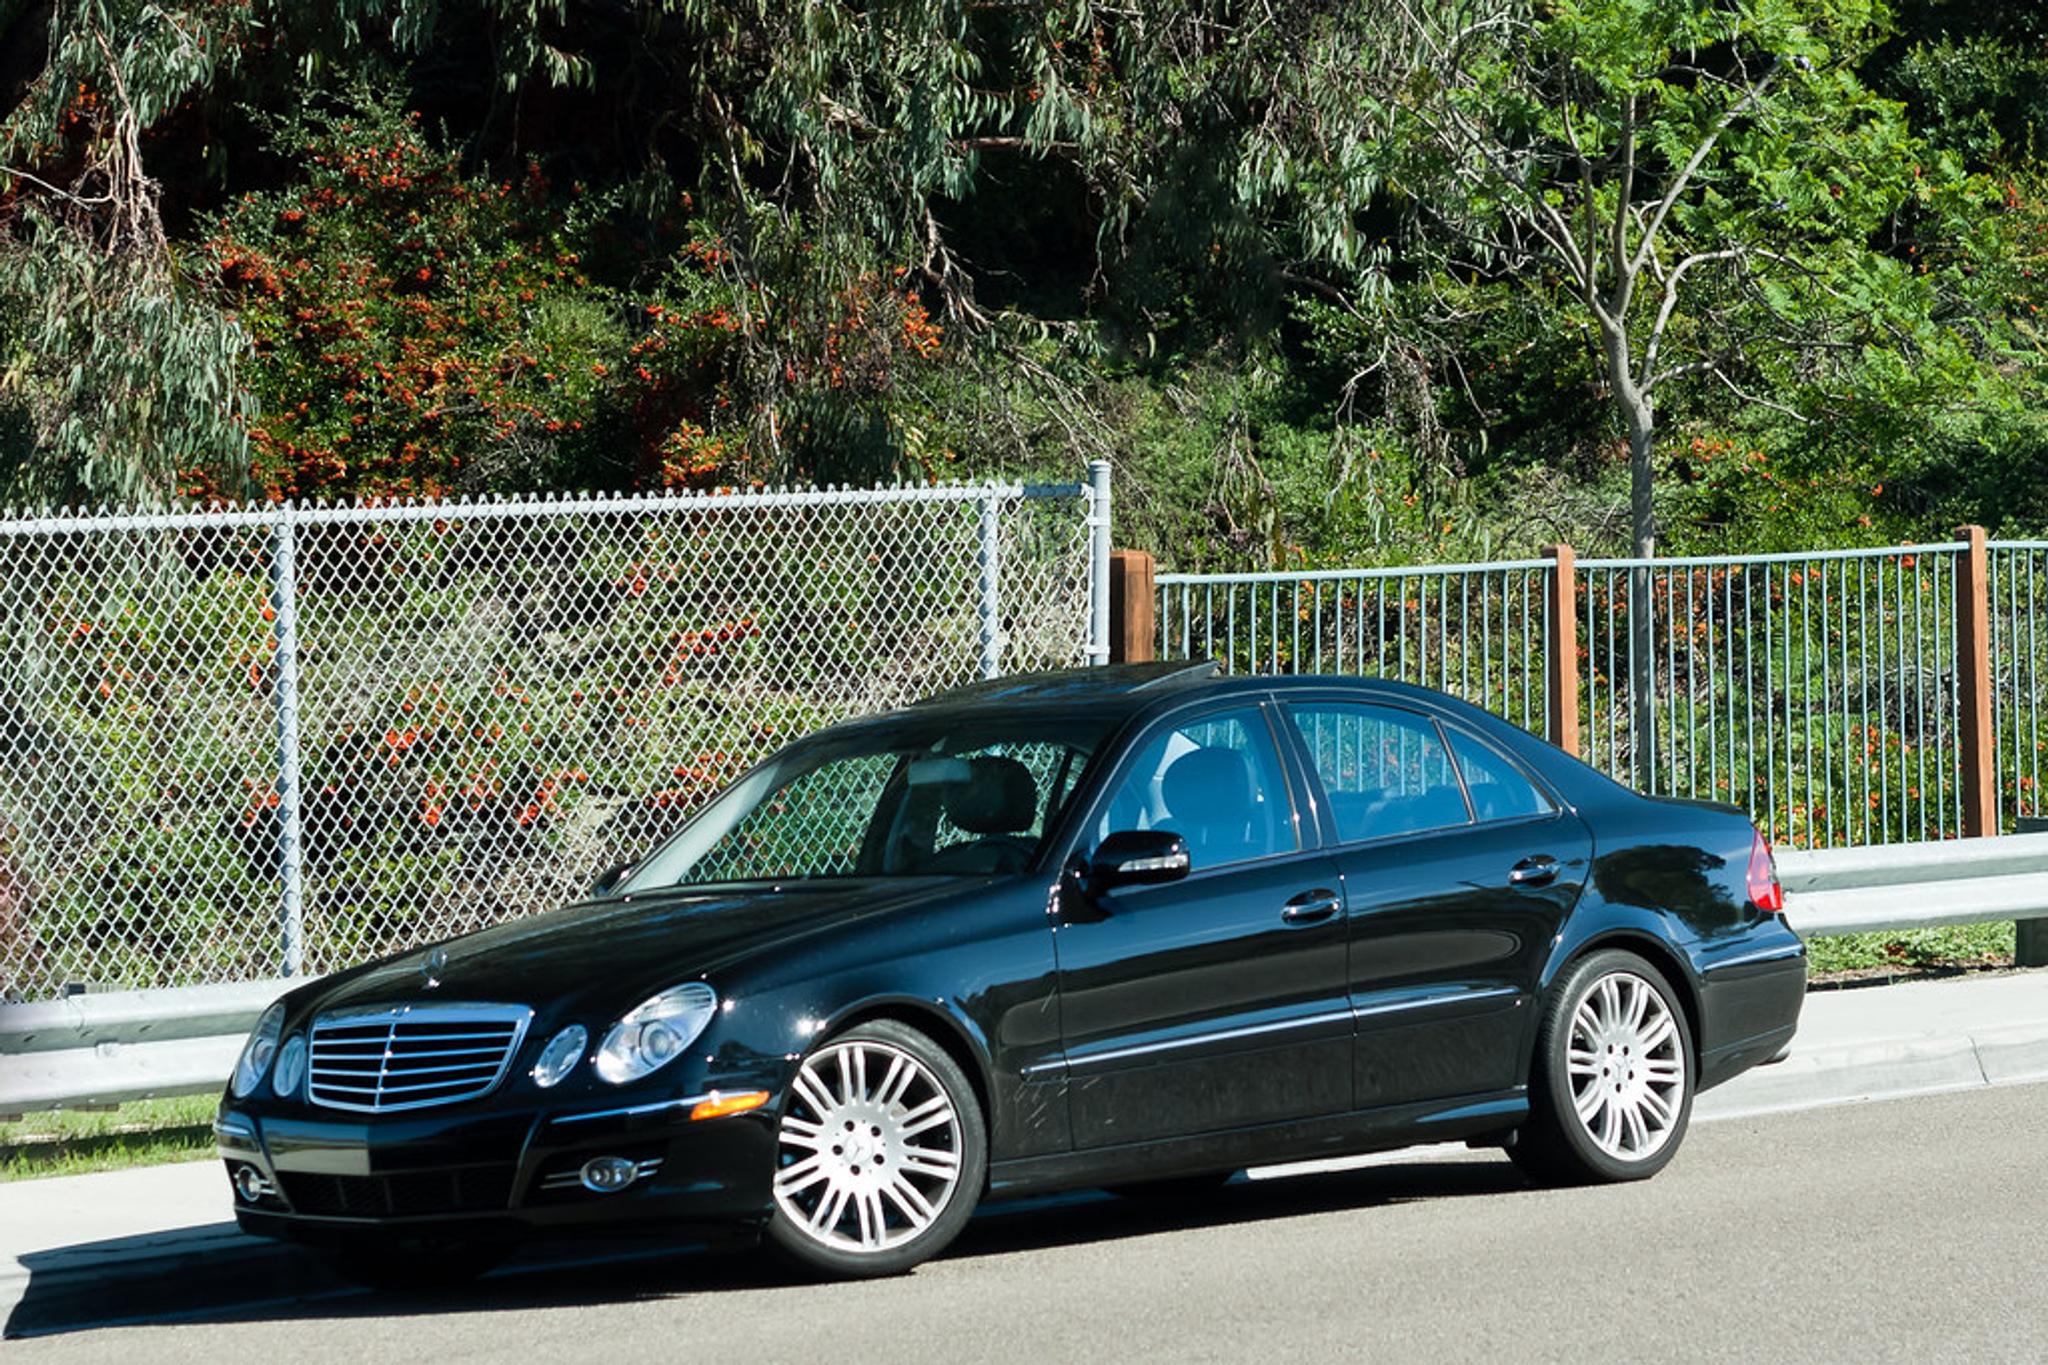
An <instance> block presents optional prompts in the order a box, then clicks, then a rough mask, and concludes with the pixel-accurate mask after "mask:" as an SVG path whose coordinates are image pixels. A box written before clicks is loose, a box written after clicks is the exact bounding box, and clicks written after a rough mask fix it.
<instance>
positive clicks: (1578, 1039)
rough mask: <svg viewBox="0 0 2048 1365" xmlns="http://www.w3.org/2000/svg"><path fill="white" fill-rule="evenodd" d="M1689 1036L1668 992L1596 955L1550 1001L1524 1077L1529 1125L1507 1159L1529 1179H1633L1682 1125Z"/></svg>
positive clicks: (1634, 965)
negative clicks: (1531, 1064)
mask: <svg viewBox="0 0 2048 1365" xmlns="http://www.w3.org/2000/svg"><path fill="white" fill-rule="evenodd" d="M1695 1072H1696V1066H1695V1062H1694V1060H1693V1044H1692V1037H1691V1035H1690V1033H1689V1031H1688V1029H1687V1027H1686V1021H1685V1011H1684V1009H1683V1008H1682V1007H1681V1006H1680V1004H1679V999H1678V993H1677V991H1675V990H1674V989H1673V988H1672V986H1671V983H1670V982H1669V981H1668V980H1666V979H1665V977H1664V974H1663V973H1662V972H1659V971H1658V970H1657V969H1656V968H1655V967H1653V966H1651V965H1650V964H1649V963H1647V962H1645V961H1644V960H1643V959H1642V958H1640V957H1637V956H1636V955H1635V954H1633V953H1629V952H1624V951H1622V950H1620V949H1603V950H1602V951H1600V952H1597V953H1594V954H1592V955H1590V956H1588V957H1587V958H1585V959H1584V960H1582V961H1580V962H1579V963H1577V964H1576V965H1574V966H1573V967H1572V968H1571V970H1570V971H1568V972H1567V973H1566V974H1565V977H1564V980H1562V981H1561V982H1559V983H1558V986H1557V988H1556V990H1554V991H1553V992H1552V993H1551V997H1550V1000H1549V1002H1548V1004H1547V1005H1546V1006H1545V1007H1544V1013H1543V1021H1542V1024H1541V1026H1540V1028H1539V1030H1538V1033H1537V1038H1536V1058H1535V1072H1534V1074H1533V1075H1532V1076H1531V1077H1530V1078H1529V1110H1530V1114H1529V1119H1530V1121H1529V1123H1528V1125H1527V1126H1526V1127H1525V1128H1524V1129H1523V1130H1522V1133H1521V1136H1520V1138H1519V1139H1518V1140H1517V1141H1516V1143H1515V1144H1514V1146H1512V1147H1510V1148H1509V1149H1508V1155H1509V1156H1510V1157H1512V1158H1513V1159H1514V1161H1515V1164H1516V1165H1518V1166H1520V1167H1521V1168H1522V1169H1523V1170H1524V1171H1526V1172H1527V1173H1528V1174H1530V1175H1531V1176H1534V1177H1535V1178H1537V1179H1538V1180H1542V1181H1545V1182H1555V1183H1570V1184H1577V1183H1592V1182H1601V1181H1618V1180H1642V1179H1645V1178H1647V1177H1649V1176H1652V1175H1655V1174H1656V1173H1657V1172H1658V1171H1660V1170H1662V1169H1663V1168H1664V1167H1665V1165H1666V1164H1667V1163H1669V1162H1670V1160H1671V1158H1672V1157H1673V1156H1674V1155H1676V1153H1677V1151H1678V1145H1679V1143H1680V1142H1682V1141H1683V1140H1684V1138H1685V1129H1686V1124H1687V1123H1688V1121H1689V1120H1690V1119H1691V1117H1692V1095H1693V1077H1694V1075H1695Z"/></svg>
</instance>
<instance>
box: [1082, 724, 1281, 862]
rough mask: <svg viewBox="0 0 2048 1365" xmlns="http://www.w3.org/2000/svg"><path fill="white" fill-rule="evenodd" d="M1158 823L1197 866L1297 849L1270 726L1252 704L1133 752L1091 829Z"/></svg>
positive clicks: (1099, 835) (1101, 834)
mask: <svg viewBox="0 0 2048 1365" xmlns="http://www.w3.org/2000/svg"><path fill="white" fill-rule="evenodd" d="M1125 829H1163V830H1168V831H1170V832H1172V833H1174V834H1178V835H1180V836H1181V838H1183V839H1185V840H1186V841H1187V845H1188V858H1189V861H1190V864H1191V865H1192V866H1193V868H1194V869H1195V870H1197V871H1200V870H1201V869H1203V868H1209V867H1221V866H1224V865H1226V864H1229V863H1238V862H1244V861H1247V860H1248V859H1252V858H1266V857H1271V856H1274V855H1276V854H1281V853H1292V852H1294V851H1295V850H1296V849H1298V848H1300V847H1301V842H1300V838H1299V836H1298V834H1297V833H1296V830H1295V827H1294V812H1293V808H1292V806H1291V804H1290V802H1289V800H1288V796H1287V781H1286V778H1285V777H1284V776H1283V770H1282V768H1281V766H1280V755H1279V753H1278V752H1277V750H1276V749H1275V748H1274V745H1273V736H1272V731H1271V730H1270V729H1269V728H1268V727H1267V725H1266V718H1265V715H1264V714H1263V713H1262V712H1261V711H1260V710H1259V709H1258V708H1257V707H1245V708H1242V709H1240V710H1236V711H1225V712H1221V713H1217V714H1213V715H1208V716H1204V717H1202V718H1201V719H1199V720H1193V721H1189V722H1188V723H1186V724H1185V725H1182V726H1179V727H1178V728H1175V729H1172V730H1169V731H1167V732H1165V733H1163V734H1160V735H1157V736H1155V737H1154V738H1152V739H1151V740H1150V741H1148V742H1147V743H1146V744H1145V746H1144V747H1143V748H1142V749H1141V750H1140V751H1139V753H1138V756H1137V759H1136V761H1135V762H1134V763H1133V764H1132V766H1131V768H1130V769H1129V770H1128V772H1127V773H1126V774H1125V777H1124V780H1123V782H1122V783H1121V784H1120V785H1119V786H1118V788H1117V791H1116V793H1115V795H1114V796H1112V797H1111V798H1110V802H1109V806H1108V809H1107V810H1106V811H1105V812H1104V814H1103V818H1102V821H1101V823H1100V824H1099V826H1098V827H1097V829H1096V831H1095V837H1096V841H1097V842H1100V841H1101V840H1102V839H1104V838H1107V837H1108V836H1109V835H1110V834H1111V833H1112V832H1114V831H1116V830H1125Z"/></svg>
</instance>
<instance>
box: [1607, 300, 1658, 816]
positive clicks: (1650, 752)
mask: <svg viewBox="0 0 2048 1365" xmlns="http://www.w3.org/2000/svg"><path fill="white" fill-rule="evenodd" d="M1602 341H1603V342H1604V344H1605V348H1606V351H1607V367H1608V379H1609V382H1610V383H1611V384H1612V385H1613V388H1614V403H1615V406H1616V407H1617V408H1618V409H1619V410H1620V412H1621V419H1622V422H1623V423H1624V424H1625V425H1626V426H1627V427H1628V516H1629V531H1630V538H1631V539H1632V541H1633V542H1634V545H1633V553H1634V557H1635V558H1636V559H1638V560H1640V561H1643V562H1642V563H1639V564H1637V565H1636V566H1635V567H1633V568H1631V569H1630V570H1629V575H1628V735H1629V771H1628V773H1627V780H1628V783H1629V785H1630V786H1633V787H1639V788H1642V789H1643V790H1646V791H1654V790H1655V789H1656V787H1657V778H1656V771H1657V769H1656V765H1657V725H1656V721H1657V683H1656V671H1655V666H1654V665H1655V651H1656V647H1657V634H1656V616H1655V606H1656V594H1655V579H1654V578H1653V577H1652V575H1651V572H1650V565H1649V562H1648V561H1650V560H1651V559H1653V558H1655V557H1656V554H1657V523H1656V516H1655V512H1654V509H1653V505H1652V503H1651V500H1650V490H1651V477H1650V476H1651V470H1650V454H1651V451H1652V450H1653V448H1654V447H1655V444H1656V432H1657V415H1656V410H1655V409H1654V408H1653V407H1652V406H1651V404H1650V395H1649V394H1647V393H1645V392H1643V390H1642V389H1641V388H1639V387H1638V386H1637V385H1636V382H1635V376H1634V375H1633V374H1632V373H1630V365H1629V359H1630V357H1629V347H1628V333H1627V331H1626V330H1624V329H1623V328H1622V327H1621V326H1619V325H1616V326H1613V327H1608V328H1603V336H1602ZM1610 609H1611V607H1610ZM1609 667H1610V669H1611V668H1612V667H1613V661H1610V662H1609ZM1610 676H1612V674H1611V673H1610Z"/></svg>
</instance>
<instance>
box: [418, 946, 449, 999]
mask: <svg viewBox="0 0 2048 1365" xmlns="http://www.w3.org/2000/svg"><path fill="white" fill-rule="evenodd" d="M447 966H448V950H447V949H446V948H430V949H428V950H427V959H426V961H424V962H422V963H420V975H421V976H424V977H425V978H426V979H427V989H428V990H432V989H434V987H436V986H438V985H440V984H441V973H442V972H443V971H444V970H446V969H447Z"/></svg>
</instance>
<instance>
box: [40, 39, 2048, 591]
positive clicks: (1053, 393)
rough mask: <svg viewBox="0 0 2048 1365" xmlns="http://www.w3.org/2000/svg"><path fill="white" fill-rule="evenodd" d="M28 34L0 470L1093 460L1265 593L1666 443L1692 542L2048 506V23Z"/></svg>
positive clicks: (738, 473) (1152, 527)
mask: <svg viewBox="0 0 2048 1365" xmlns="http://www.w3.org/2000/svg"><path fill="white" fill-rule="evenodd" d="M12 36H13V37H14V39H15V40H14V41H13V43H12V44H11V45H7V51H6V52H5V53H0V56H11V57H12V59H13V61H14V63H15V67H17V68H19V69H20V70H23V71H27V72H32V73H33V74H32V76H31V77H30V78H29V79H27V80H26V81H25V82H23V83H20V84H18V85H17V86H16V87H14V88H11V89H9V90H7V91H4V92H0V95H4V97H5V98H6V99H8V100H11V101H12V104H11V108H9V109H8V110H6V111H5V112H4V113H0V164H4V166H5V168H6V170H5V173H4V175H0V481H4V482H5V484H6V487H5V489H4V490H0V495H4V496H7V497H10V498H12V499H15V500H20V501H29V502H34V503H52V502H62V501H81V500H87V499H97V498H107V497H118V498H135V497H149V496H164V495H169V494H171V493H174V492H178V491H183V492H185V493H187V494H198V495H201V496H216V495H217V496H229V497H239V496H275V495H280V494H302V495H303V494H369V495H378V496H384V495H392V494H413V493H434V492H441V491H461V490H471V489H492V490H498V489H514V488H523V487H535V486H543V485H552V486H586V487H621V486H660V485H668V484H687V485H700V486H701V485H705V484H718V483H724V482H739V481H746V480H783V479H790V478H797V479H802V478H822V479H848V480H858V481H866V480H871V479H876V478H884V479H886V478H892V477H906V476H907V477H920V478H921V477H931V476H939V475H947V474H952V473H956V472H963V471H967V470H975V471H979V470H987V469H994V468H1002V469H1009V470H1031V471H1040V470H1042V471H1047V472H1058V473H1061V474H1066V475H1070V474H1071V473H1072V471H1073V470H1074V468H1075V467H1076V465H1077V464H1078V462H1079V461H1080V460H1081V459H1084V458H1089V457H1093V456H1097V455H1103V454H1109V455H1112V456H1114V457H1115V458H1116V459H1117V460H1118V462H1119V466H1120V468H1121V469H1122V470H1123V471H1124V474H1123V476H1122V477H1121V481H1120V492H1121V493H1122V495H1123V498H1124V501H1123V504H1122V505H1123V507H1124V508H1125V509H1126V517H1125V525H1126V526H1127V527H1128V528H1129V534H1130V535H1132V536H1134V537H1136V538H1138V539H1140V540H1146V541H1149V542H1150V543H1152V544H1155V545H1157V546H1158V547H1160V548H1162V549H1163V550H1165V551H1167V552H1168V553H1169V554H1170V555H1171V556H1172V557H1173V559H1174V560H1175V561H1176V562H1177V563H1179V564H1181V565H1184V566H1193V565H1217V566H1222V565H1239V566H1254V567H1267V566H1273V565H1280V564H1286V563H1299V562H1324V561H1330V560H1339V559H1343V560H1352V561H1357V560H1362V559H1363V560H1373V561H1378V562H1403V561H1412V560H1419V559H1424V558H1430V557H1436V556H1442V555H1454V556H1457V557H1467V556H1472V555H1483V554H1490V553H1499V552H1524V551H1526V550H1528V549H1529V548H1532V547H1533V546H1534V545H1536V544H1539V543H1541V542H1542V541H1545V540H1551V539H1570V540H1573V541H1575V542H1578V543H1580V544H1581V545H1582V546H1584V547H1585V548H1587V549H1594V550H1607V549H1617V548H1624V547H1625V545H1626V543H1627V539H1628V526H1629V519H1630V516H1631V512H1630V510H1629V506H1628V499H1629V497H1630V461H1631V453H1632V450H1633V457H1634V460H1635V463H1636V464H1637V465H1638V466H1640V468H1641V470H1642V471H1643V472H1645V473H1647V472H1648V471H1649V470H1651V469H1654V471H1655V473H1656V481H1655V485H1654V488H1653V489H1651V490H1650V491H1651V493H1652V496H1653V498H1654V501H1653V503H1652V504H1650V507H1651V510H1652V511H1653V512H1654V514H1655V521H1656V523H1657V525H1658V528H1659V530H1660V534H1661V537H1662V540H1663V543H1664V544H1665V546H1666V547H1667V548H1671V549H1700V550H1705V549H1728V548H1747V547H1761V546H1771V547H1779V546H1791V545H1794V544H1846V543H1867V542H1869V541H1871V540H1877V539H1891V538H1900V537H1911V536H1917V535H1935V534H1945V528H1946V527H1947V526H1948V525H1951V524H1953V523H1954V522H1956V521H1959V520H1965V519H1987V520H1992V521H1996V522H1999V523H2001V524H2003V525H2004V526H2006V527H2007V528H2008V529H2035V528H2039V527H2040V526H2042V525H2043V524H2044V523H2048V491H2044V490H2048V480H2044V479H2042V478H2041V477H2040V473H2039V471H2040V468H2041V464H2040V461H2041V457H2042V455H2043V454H2044V453H2048V439H2044V438H2048V428H2044V427H2043V424H2042V420H2041V418H2040V416H2039V414H2040V412H2041V411H2042V406H2043V405H2042V402H2041V394H2040V391H2039V390H2040V378H2039V374H2038V365H2039V356H2040V338H2039V334H2038V322H2037V318H2038V314H2037V312H2036V309H2037V308H2038V304H2039V292H2040V283H2039V281H2040V274H2039V271H2040V256H2041V245H2042V241H2043V238H2042V232H2043V229H2044V225H2048V215H2044V213H2043V211H2042V209H2041V206H2040V205H2041V189H2040V187H2041V185H2042V184H2043V177H2042V175H2041V173H2040V168H2039V165H2038V161H2037V158H2038V156H2039V154H2040V134H2039V129H2040V128H2041V126H2042V119H2043V117H2044V114H2043V112H2042V111H2043V110H2044V109H2048V66H2044V64H2043V59H2042V57H2041V55H2040V54H2041V47H2040V43H2041V39H2042V37H2043V32H2042V29H2041V24H2040V20H2039V18H2038V16H2036V15H2034V14H2033V13H2032V11H2030V10H2027V9H2026V8H2025V7H2013V6H1994V5H1989V4H1985V3H1981V2H1980V0H1904V2H1903V3H1901V5H1900V6H1899V8H1898V9H1897V10H1896V12H1894V11H1893V10H1892V9H1891V8H1890V7H1888V6H1887V5H1885V4H1883V3H1880V0H1761V2H1760V3H1754V4H1746V5H1742V6H1729V5H1726V4H1723V3H1719V0H1682V2H1679V3H1673V2H1672V0H1564V2H1563V3H1558V4H1553V5H1545V6H1532V5H1528V4H1526V3H1521V2H1520V0H1466V3H1460V4H1456V5H1447V6H1435V7H1424V6H1412V5H1395V4H1391V3H1388V4H1378V3H1374V4H1366V5H1354V6H1337V7H1329V6H1320V5H1310V4H1305V3H1287V4H1281V5H1278V6H1264V7H1259V8H1257V9H1246V8H1244V7H1241V6H1233V5H1229V4H1224V3H1221V0H1146V3H1144V4H1142V5H1140V6H1138V7H1137V8H1135V9H1133V8H1129V7H1122V8H1119V7H1112V6H1108V5H1102V4H1097V3H1092V0H1078V2H1070V0H1059V3H1032V4H1025V5H1005V6H989V5H986V4H980V3H974V0H908V2H907V3H903V4H898V5H893V6H884V7H880V8H877V7H873V6H860V5H855V4H851V3H847V0H830V2H829V3H823V4H816V5H805V6H780V7H777V6H760V5H755V4H742V3H737V2H736V0H660V3H655V4H650V5H648V6H645V7H642V8H640V9H637V10H635V11H634V13H633V15H632V16H631V18H630V20H626V21H622V20H621V19H620V18H619V17H618V16H616V15H614V14H612V13H610V12H600V11H598V10H590V9H575V8H563V7H560V6H556V5H552V4H542V3H537V2H536V0H459V3H454V4H439V3H428V2H427V0H346V3H342V4H338V5H332V6H325V7H315V8H311V9H309V8H306V7H303V6H284V5H278V4H274V3H271V0H229V3H225V4H220V5H203V6H202V5H192V6H188V7H185V8H172V9H164V8H162V7H159V6H139V5H135V4H133V3H130V2H129V0H88V3H86V4H84V5H82V6H67V7H66V8H65V9H64V11H63V17H62V22H61V24H60V25H59V27H58V28H57V30H56V31H55V32H54V39H55V41H53V42H50V41H40V39H42V38H43V37H46V36H47V35H35V34H27V35H26V36H19V35H12ZM32 40H35V41H32ZM6 69H9V68H8V67H7V66H6V64H5V63H4V62H0V70H6ZM372 158H378V160H377V161H376V162H375V169H374V171H373V170H372ZM294 215H296V216H294ZM1688 262H1689V264H1688ZM501 263H502V264H501ZM421 270H426V271H427V272H428V274H427V276H426V277H425V278H424V279H422V278H421V277H420V275H419V272H420V271H421ZM1724 448H1725V449H1726V450H1728V451H1731V452H1732V451H1739V452H1741V454H1742V455H1743V456H1744V457H1745V458H1744V459H1743V460H1736V459H1732V458H1731V459H1720V458H1716V459H1708V458H1706V457H1707V455H1708V454H1709V453H1712V452H1717V451H1722V450H1723V449H1724ZM1751 452H1755V453H1758V454H1760V455H1762V456H1763V457H1764V458H1763V459H1762V460H1761V461H1749V460H1747V459H1746V457H1747V456H1748V454H1749V453H1751ZM1738 470H1740V472H1739V473H1738V472H1737V471H1738ZM1766 473H1768V474H1769V475H1770V477H1769V478H1765V477H1764V475H1765V474H1766ZM1873 489H1882V490H1883V491H1882V492H1881V493H1874V492H1871V491H1870V490H1873ZM1637 511H1638V512H1639V511H1640V509H1637ZM1638 520H1640V517H1638ZM1638 529H1639V530H1640V526H1639V527H1638Z"/></svg>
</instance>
